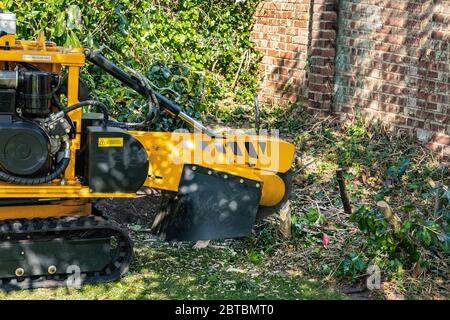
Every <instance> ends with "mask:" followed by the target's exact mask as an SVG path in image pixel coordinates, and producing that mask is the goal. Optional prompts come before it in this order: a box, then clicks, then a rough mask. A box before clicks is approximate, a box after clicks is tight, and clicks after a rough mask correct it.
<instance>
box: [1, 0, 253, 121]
mask: <svg viewBox="0 0 450 320" xmlns="http://www.w3.org/2000/svg"><path fill="white" fill-rule="evenodd" d="M259 2H260V0H228V1H227V0H215V1H212V0H178V1H173V0H150V1H146V0H115V1H114V0H106V1H98V0H97V1H92V0H90V1H88V0H80V1H74V0H46V1H42V0H27V1H25V0H19V1H12V0H8V1H4V3H5V5H6V7H7V8H8V10H9V11H12V12H14V13H15V14H16V15H17V23H18V29H17V32H18V37H19V38H20V39H32V38H35V37H36V35H37V34H38V33H39V32H40V31H44V32H45V35H46V37H47V39H49V40H52V41H54V42H56V43H57V44H58V45H65V46H74V47H80V46H84V47H92V48H95V49H99V48H101V49H103V53H104V54H105V55H106V56H107V57H109V58H111V59H113V60H114V61H116V62H117V63H119V64H123V65H125V66H127V67H130V68H133V69H135V70H138V71H140V72H142V73H143V74H144V75H146V76H147V77H148V78H149V80H150V82H151V85H152V86H153V87H154V88H155V89H157V90H159V91H160V92H161V93H162V94H165V95H167V96H168V97H170V98H172V99H174V100H175V101H177V102H178V103H179V104H180V105H182V106H183V107H184V109H185V111H186V112H187V113H188V114H190V115H192V116H194V117H197V118H199V117H200V116H201V114H202V113H204V112H206V113H217V109H220V108H222V109H227V108H232V107H233V106H236V105H251V104H252V103H253V96H254V93H255V91H256V88H257V77H256V73H257V62H258V59H259V55H258V54H257V53H256V51H255V50H254V45H253V43H252V42H251V41H250V31H251V27H252V23H253V14H254V11H255V10H256V7H257V5H258V3H259ZM75 6H78V7H79V9H80V10H79V13H80V14H78V13H77V10H75V9H76V7H75ZM84 77H85V78H86V80H87V81H88V82H89V83H90V84H91V87H92V88H95V89H94V90H93V91H92V95H93V97H95V98H97V99H99V100H102V101H104V102H106V103H108V104H109V105H110V106H111V107H112V108H113V109H114V110H115V113H114V115H115V116H116V117H118V118H119V120H123V119H125V118H127V119H128V120H133V119H130V118H133V117H137V118H139V117H140V116H141V112H142V111H143V108H144V109H145V107H144V106H145V103H144V102H143V101H142V100H141V99H140V98H139V97H137V96H136V95H133V93H131V92H130V91H128V90H125V89H123V88H122V86H121V85H120V84H119V83H118V82H117V81H115V80H113V79H112V78H111V77H109V76H107V75H105V74H104V73H102V72H100V71H99V70H97V69H96V68H95V67H94V66H88V67H86V70H84ZM144 111H145V110H144Z"/></svg>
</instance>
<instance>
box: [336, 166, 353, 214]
mask: <svg viewBox="0 0 450 320" xmlns="http://www.w3.org/2000/svg"><path fill="white" fill-rule="evenodd" d="M344 172H345V169H343V168H339V169H338V170H337V171H336V179H337V182H338V185H339V192H340V194H341V200H342V205H343V206H344V211H345V213H347V214H349V215H351V214H352V206H351V204H350V198H349V197H348V193H347V187H346V185H345V178H344Z"/></svg>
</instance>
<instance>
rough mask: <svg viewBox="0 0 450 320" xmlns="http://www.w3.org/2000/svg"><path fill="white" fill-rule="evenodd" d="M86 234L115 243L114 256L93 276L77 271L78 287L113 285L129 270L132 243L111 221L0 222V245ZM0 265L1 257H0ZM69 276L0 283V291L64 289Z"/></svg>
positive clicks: (82, 219)
mask: <svg viewBox="0 0 450 320" xmlns="http://www.w3.org/2000/svg"><path fill="white" fill-rule="evenodd" d="M87 231H89V233H90V234H92V233H93V232H95V231H100V232H102V234H104V233H105V231H106V232H107V234H108V235H110V236H114V237H115V238H116V239H117V249H118V250H117V254H116V255H115V256H114V257H113V260H112V261H110V263H109V264H108V265H107V266H105V267H104V269H103V270H99V271H96V272H83V270H81V284H92V283H101V282H109V281H114V280H116V279H118V278H120V277H121V276H122V275H124V274H125V273H126V272H127V271H128V268H129V265H130V263H131V260H132V255H133V243H132V241H131V240H130V238H129V236H128V234H127V233H126V232H125V231H124V230H122V229H121V228H120V227H119V225H118V224H117V223H115V222H113V221H108V220H106V219H104V218H102V217H97V216H88V217H66V218H49V219H32V220H26V219H22V220H6V221H1V222H0V241H8V242H13V241H19V240H27V239H30V238H31V239H33V238H38V237H45V238H52V235H53V233H54V234H55V235H54V236H55V238H56V237H58V238H61V237H64V238H72V239H76V238H77V237H78V236H79V234H80V232H87ZM0 263H1V257H0ZM69 276H70V274H57V275H41V276H28V277H27V276H23V277H21V278H18V277H11V278H2V279H0V291H3V292H5V291H13V290H26V289H36V288H54V287H65V286H67V280H68V277H69Z"/></svg>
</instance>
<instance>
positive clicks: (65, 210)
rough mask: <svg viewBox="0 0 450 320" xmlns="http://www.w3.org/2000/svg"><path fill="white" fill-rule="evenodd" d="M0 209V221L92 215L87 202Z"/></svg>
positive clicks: (62, 202)
mask: <svg viewBox="0 0 450 320" xmlns="http://www.w3.org/2000/svg"><path fill="white" fill-rule="evenodd" d="M38 207H39V209H37V208H36V206H7V207H0V220H8V219H34V218H51V217H68V216H88V215H90V214H91V213H92V204H91V203H89V202H87V201H80V200H78V201H59V202H55V203H52V204H42V205H39V206H38Z"/></svg>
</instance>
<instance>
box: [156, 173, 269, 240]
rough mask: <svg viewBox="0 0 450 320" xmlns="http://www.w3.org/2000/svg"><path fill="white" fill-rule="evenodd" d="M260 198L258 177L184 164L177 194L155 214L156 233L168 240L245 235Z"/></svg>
mask: <svg viewBox="0 0 450 320" xmlns="http://www.w3.org/2000/svg"><path fill="white" fill-rule="evenodd" d="M260 198H261V185H260V183H259V182H258V181H254V180H249V179H245V178H242V177H238V176H233V175H230V174H227V173H224V172H218V171H214V170H211V169H207V168H203V167H199V166H193V165H186V166H185V167H184V170H183V175H182V179H181V182H180V186H179V192H178V195H177V197H175V198H173V199H171V201H170V202H169V205H168V207H167V208H166V210H164V211H163V212H161V213H160V215H159V217H158V218H157V219H158V222H159V223H158V225H157V227H156V229H157V233H158V234H159V235H160V236H161V237H162V238H164V239H165V240H169V241H172V240H177V241H197V240H214V239H224V238H237V237H243V236H246V235H248V234H250V233H251V231H252V227H253V225H254V223H255V219H256V213H257V211H258V205H259V201H260Z"/></svg>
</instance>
